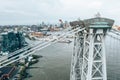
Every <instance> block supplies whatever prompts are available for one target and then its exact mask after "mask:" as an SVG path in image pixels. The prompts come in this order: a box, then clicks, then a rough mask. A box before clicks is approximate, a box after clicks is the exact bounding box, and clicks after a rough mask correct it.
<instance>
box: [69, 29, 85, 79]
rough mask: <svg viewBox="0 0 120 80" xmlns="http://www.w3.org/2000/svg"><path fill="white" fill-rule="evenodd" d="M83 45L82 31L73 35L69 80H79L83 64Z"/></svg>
mask: <svg viewBox="0 0 120 80" xmlns="http://www.w3.org/2000/svg"><path fill="white" fill-rule="evenodd" d="M83 43H84V36H83V31H80V32H78V33H76V34H75V39H74V50H73V55H72V62H71V73H70V80H81V74H82V62H83Z"/></svg>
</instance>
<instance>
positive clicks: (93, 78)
mask: <svg viewBox="0 0 120 80" xmlns="http://www.w3.org/2000/svg"><path fill="white" fill-rule="evenodd" d="M113 23H114V21H113V20H111V19H107V18H101V17H96V18H91V19H87V20H84V24H85V28H86V32H85V31H84V32H83V33H82V32H79V33H82V34H79V33H78V34H77V37H76V38H75V43H74V53H73V58H72V64H71V66H72V67H71V78H70V80H107V71H106V54H105V43H104V40H105V36H106V32H107V31H108V30H109V29H111V27H112V25H113Z"/></svg>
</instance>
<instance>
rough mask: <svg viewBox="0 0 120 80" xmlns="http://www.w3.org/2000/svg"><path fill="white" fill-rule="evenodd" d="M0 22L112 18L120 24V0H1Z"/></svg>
mask: <svg viewBox="0 0 120 80" xmlns="http://www.w3.org/2000/svg"><path fill="white" fill-rule="evenodd" d="M0 1H1V5H0V24H1V25H9V24H39V23H41V22H42V21H44V22H46V23H59V21H58V20H59V19H62V20H63V21H66V20H67V21H73V20H77V19H78V18H80V19H86V18H91V17H94V15H95V14H96V13H97V12H100V14H101V16H102V17H107V18H112V19H114V20H115V24H117V25H119V24H120V15H119V12H120V10H119V7H120V5H119V2H120V1H119V0H111V1H109V0H92V1H90V0H84V1H83V0H20V1H19V0H11V1H10V0H0Z"/></svg>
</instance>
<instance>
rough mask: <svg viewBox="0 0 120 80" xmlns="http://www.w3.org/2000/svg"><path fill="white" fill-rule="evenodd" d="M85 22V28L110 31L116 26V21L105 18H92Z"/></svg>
mask: <svg viewBox="0 0 120 80" xmlns="http://www.w3.org/2000/svg"><path fill="white" fill-rule="evenodd" d="M83 21H84V25H85V27H87V28H96V29H108V28H109V29H110V28H111V27H112V26H113V24H114V20H112V19H108V18H103V17H96V18H90V19H85V20H83Z"/></svg>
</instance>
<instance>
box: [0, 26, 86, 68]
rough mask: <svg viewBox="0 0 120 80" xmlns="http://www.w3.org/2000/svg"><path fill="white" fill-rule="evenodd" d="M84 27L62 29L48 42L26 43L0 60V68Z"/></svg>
mask: <svg viewBox="0 0 120 80" xmlns="http://www.w3.org/2000/svg"><path fill="white" fill-rule="evenodd" d="M84 29H85V28H80V27H77V28H75V29H72V28H67V29H65V30H63V33H62V34H61V35H60V36H58V37H57V39H51V40H50V41H48V42H39V43H38V44H35V45H28V46H26V47H24V48H22V49H19V50H17V51H15V52H13V53H10V55H8V58H7V59H4V60H2V61H1V60H0V68H2V67H5V66H7V65H9V64H11V63H14V62H16V61H18V60H20V59H22V58H25V57H27V56H29V55H31V54H34V53H35V52H36V51H38V50H41V49H43V48H45V47H47V46H49V45H51V44H54V43H56V42H57V41H58V40H59V39H60V38H63V37H66V35H68V34H75V33H77V32H79V31H82V30H84Z"/></svg>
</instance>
